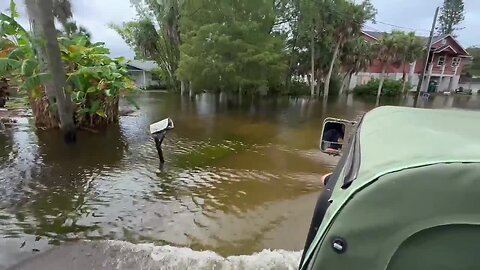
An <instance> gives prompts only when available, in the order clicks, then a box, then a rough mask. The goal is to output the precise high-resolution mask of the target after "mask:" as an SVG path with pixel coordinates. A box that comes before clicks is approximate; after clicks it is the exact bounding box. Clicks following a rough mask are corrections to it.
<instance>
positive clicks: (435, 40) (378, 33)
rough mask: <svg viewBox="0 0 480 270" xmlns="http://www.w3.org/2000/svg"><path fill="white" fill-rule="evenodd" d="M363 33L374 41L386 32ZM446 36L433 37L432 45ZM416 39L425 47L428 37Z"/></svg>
mask: <svg viewBox="0 0 480 270" xmlns="http://www.w3.org/2000/svg"><path fill="white" fill-rule="evenodd" d="M363 33H365V34H366V35H368V36H371V37H373V38H374V39H380V38H382V36H383V35H384V34H385V33H386V32H375V31H363ZM447 36H449V35H448V34H443V35H439V36H434V37H433V43H435V42H437V41H440V40H442V39H444V38H446V37H447ZM417 37H418V38H420V39H421V40H422V41H423V43H424V44H425V46H426V45H427V42H428V37H425V36H417Z"/></svg>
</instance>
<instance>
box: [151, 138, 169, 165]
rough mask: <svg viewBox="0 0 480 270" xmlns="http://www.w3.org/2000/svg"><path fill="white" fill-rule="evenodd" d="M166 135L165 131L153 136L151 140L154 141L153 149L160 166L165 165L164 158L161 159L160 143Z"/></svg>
mask: <svg viewBox="0 0 480 270" xmlns="http://www.w3.org/2000/svg"><path fill="white" fill-rule="evenodd" d="M166 134H167V131H166V130H164V131H162V132H158V133H155V134H153V140H154V141H155V147H156V148H157V153H158V158H159V159H160V164H163V163H165V158H164V157H163V150H162V143H163V139H165V135H166Z"/></svg>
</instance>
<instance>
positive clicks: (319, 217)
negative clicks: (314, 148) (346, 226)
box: [300, 155, 349, 267]
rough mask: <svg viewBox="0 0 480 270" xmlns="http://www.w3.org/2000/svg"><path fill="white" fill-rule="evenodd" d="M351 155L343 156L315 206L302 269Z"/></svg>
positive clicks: (303, 255) (304, 250)
mask: <svg viewBox="0 0 480 270" xmlns="http://www.w3.org/2000/svg"><path fill="white" fill-rule="evenodd" d="M348 158H349V155H343V156H342V157H341V158H340V161H339V162H338V164H337V166H336V167H335V170H334V171H333V174H332V175H331V176H330V178H329V180H328V183H327V185H326V186H325V189H324V190H323V192H322V193H320V196H319V197H318V200H317V204H316V205H315V210H314V212H313V217H312V222H311V223H310V229H309V230H308V234H307V240H306V242H305V247H304V249H303V254H302V259H301V260H300V267H301V266H302V262H303V260H304V259H305V255H306V254H307V251H308V248H309V247H310V245H311V244H312V242H313V239H315V236H316V235H317V232H318V228H320V224H322V221H323V218H324V216H325V213H327V210H328V207H329V206H330V202H329V200H330V198H331V197H332V193H333V189H334V188H335V185H336V184H337V181H338V179H339V178H340V174H341V172H342V170H343V168H344V166H345V164H346V163H347V161H348Z"/></svg>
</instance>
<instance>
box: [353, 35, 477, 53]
mask: <svg viewBox="0 0 480 270" xmlns="http://www.w3.org/2000/svg"><path fill="white" fill-rule="evenodd" d="M362 33H364V34H365V35H367V36H369V37H371V38H373V39H376V40H378V39H380V38H382V36H383V35H385V33H386V32H376V31H362ZM417 37H418V38H419V39H421V40H422V42H423V44H424V45H425V46H427V45H428V39H429V38H428V37H425V36H417ZM447 37H450V38H451V39H453V41H454V42H455V43H456V44H457V45H458V46H459V47H460V48H461V49H462V50H463V52H464V54H463V55H462V57H467V58H468V57H470V54H469V53H468V51H467V50H466V49H465V48H464V47H463V46H462V44H460V42H458V40H456V39H455V37H453V36H452V35H451V34H442V35H438V36H434V37H433V39H432V45H434V44H435V43H437V42H439V41H441V40H443V39H445V38H447ZM452 49H453V48H452Z"/></svg>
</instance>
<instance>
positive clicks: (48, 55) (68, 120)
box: [25, 0, 75, 142]
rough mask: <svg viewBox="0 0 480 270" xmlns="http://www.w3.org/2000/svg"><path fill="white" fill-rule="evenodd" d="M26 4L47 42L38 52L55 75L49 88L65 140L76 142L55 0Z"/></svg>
mask: <svg viewBox="0 0 480 270" xmlns="http://www.w3.org/2000/svg"><path fill="white" fill-rule="evenodd" d="M25 4H26V7H27V12H28V15H29V17H30V21H31V25H32V30H33V34H34V36H35V37H37V38H40V39H42V40H44V41H45V42H44V44H37V45H36V50H37V52H36V53H37V56H38V58H39V63H40V65H42V67H43V69H47V70H48V71H49V73H50V74H51V76H52V80H51V82H50V84H49V85H46V87H45V91H46V94H47V96H48V99H49V103H50V106H54V104H55V105H56V108H57V112H58V116H59V118H60V127H61V129H62V131H63V132H64V134H65V139H66V141H67V142H72V141H74V140H75V124H74V122H73V106H72V101H71V99H70V95H69V94H68V92H66V91H65V90H66V89H65V85H66V74H65V69H64V66H63V62H62V60H61V55H60V47H59V45H58V40H57V29H56V28H55V19H54V15H53V2H52V0H25Z"/></svg>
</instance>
